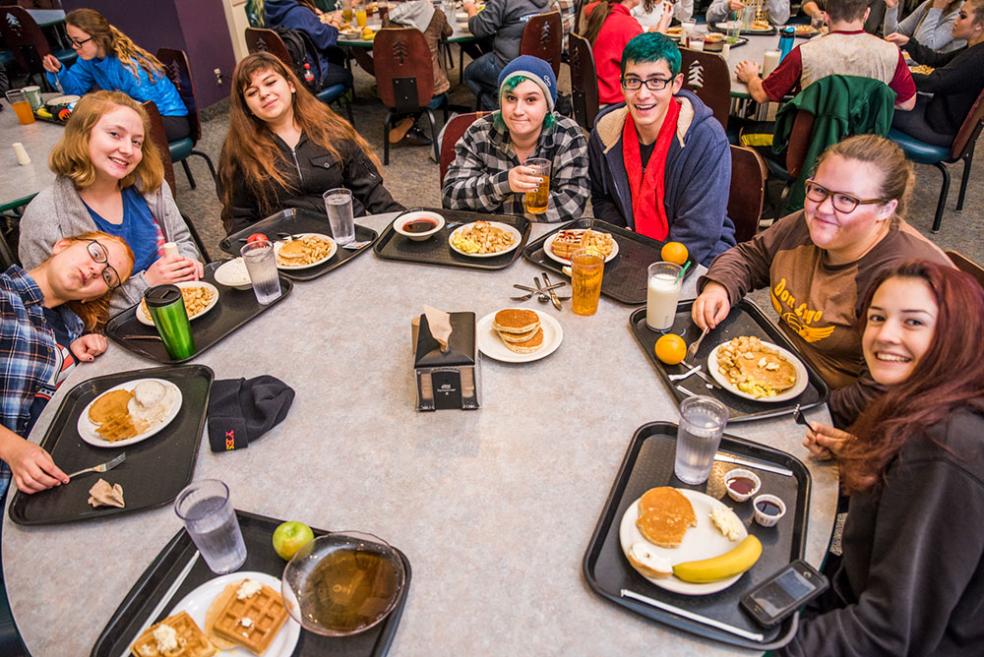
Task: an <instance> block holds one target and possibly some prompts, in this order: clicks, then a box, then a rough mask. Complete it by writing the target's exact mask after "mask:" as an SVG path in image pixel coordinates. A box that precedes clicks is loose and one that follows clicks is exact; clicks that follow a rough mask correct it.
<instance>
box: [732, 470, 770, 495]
mask: <svg viewBox="0 0 984 657" xmlns="http://www.w3.org/2000/svg"><path fill="white" fill-rule="evenodd" d="M724 486H725V488H727V489H728V497H730V498H731V499H733V500H734V501H735V502H747V501H748V500H750V499H751V498H752V496H753V495H755V494H756V493H758V492H759V489H760V488H762V480H761V479H759V477H758V475H757V474H755V473H754V472H752V471H751V470H745V469H743V468H735V469H734V470H731V471H729V472H728V473H727V474H726V475H724Z"/></svg>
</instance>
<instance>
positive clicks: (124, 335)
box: [106, 262, 294, 365]
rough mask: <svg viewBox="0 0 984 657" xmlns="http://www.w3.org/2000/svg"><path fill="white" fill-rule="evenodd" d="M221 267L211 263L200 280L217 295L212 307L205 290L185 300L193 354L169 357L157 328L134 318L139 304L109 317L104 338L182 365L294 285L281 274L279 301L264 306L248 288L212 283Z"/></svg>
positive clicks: (134, 351) (163, 362) (191, 286)
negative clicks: (194, 298)
mask: <svg viewBox="0 0 984 657" xmlns="http://www.w3.org/2000/svg"><path fill="white" fill-rule="evenodd" d="M221 265H222V263H221V262H212V263H209V264H208V265H206V266H205V278H204V279H203V281H204V282H206V283H208V284H210V285H212V286H214V288H215V292H217V293H218V297H217V298H216V299H215V301H214V305H211V306H209V305H208V304H209V303H212V302H211V301H210V299H211V294H213V291H212V290H211V289H210V290H208V296H207V297H201V296H199V297H198V298H197V299H196V300H194V301H193V300H192V299H191V298H189V299H188V302H189V303H191V304H192V307H191V309H190V311H189V317H190V318H191V334H192V337H193V338H194V340H195V353H194V355H192V356H189V357H188V358H183V359H181V360H175V359H173V358H171V356H170V355H169V354H168V353H167V350H166V349H165V348H164V343H163V342H162V341H161V339H160V336H159V335H158V333H157V329H156V328H154V326H153V325H150V326H148V325H146V324H143V323H141V322H140V320H139V319H138V318H137V313H138V312H140V313H143V312H144V311H142V310H141V308H140V306H141V304H137V305H136V306H133V307H132V308H128V309H127V310H124V311H123V312H121V313H118V314H116V315H114V316H113V317H112V318H110V320H109V322H107V323H106V335H107V336H108V337H110V338H112V339H113V341H115V342H116V343H118V344H119V345H120V346H121V347H123V348H124V349H126V350H127V351H129V352H131V353H133V354H136V355H137V356H141V357H143V358H148V359H150V360H153V361H156V362H158V363H162V364H164V365H175V364H178V363H184V362H187V361H189V360H192V359H193V358H197V357H198V356H200V355H201V354H202V353H204V352H205V351H207V350H208V349H210V348H212V347H213V346H215V345H216V344H217V343H219V342H221V341H222V340H223V339H225V338H226V336H228V335H230V334H231V333H234V332H235V331H237V330H239V328H240V327H241V326H243V325H244V324H246V323H248V322H250V321H251V320H253V319H254V318H255V317H256V316H257V315H260V314H262V313H264V312H266V311H267V310H269V309H270V308H273V307H274V306H275V305H277V304H278V303H280V302H281V301H283V300H284V299H285V298H286V297H287V296H288V295H289V294H290V293H291V290H293V289H294V284H293V283H292V282H291V281H289V280H287V279H286V278H284V276H283V275H281V276H280V290H281V292H282V294H281V295H280V298H279V299H277V300H275V301H273V302H272V303H269V304H267V305H263V304H261V303H260V302H258V301H257V300H256V295H255V294H254V293H253V289H252V288H251V287H248V288H246V289H239V288H235V287H229V286H226V285H222V284H221V283H219V282H218V281H217V280H215V270H216V269H218V268H219V266H221ZM179 286H180V287H182V289H184V288H185V287H190V288H194V287H195V283H179ZM182 294H184V292H182ZM205 298H207V299H209V301H208V302H207V303H205V304H204V305H202V301H203V300H204V299H205ZM186 308H187V306H186ZM142 316H143V317H144V319H146V318H147V317H148V316H147V315H146V314H143V315H142Z"/></svg>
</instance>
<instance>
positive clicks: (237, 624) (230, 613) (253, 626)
mask: <svg viewBox="0 0 984 657" xmlns="http://www.w3.org/2000/svg"><path fill="white" fill-rule="evenodd" d="M243 593H244V589H243V588H242V587H240V589H239V591H237V593H236V595H233V596H232V597H231V598H230V599H229V602H228V603H226V605H225V607H223V608H222V610H221V611H220V612H219V614H218V616H217V617H216V619H215V624H214V625H213V626H212V632H214V633H215V634H216V635H217V636H219V637H221V638H223V639H227V640H229V641H234V642H235V643H237V644H239V645H241V646H244V647H245V648H247V649H248V650H249V651H250V652H252V653H253V654H255V655H261V654H263V652H264V651H265V650H266V649H267V648H268V647H269V646H270V643H271V642H272V641H273V638H274V637H275V636H277V632H279V631H280V628H281V627H283V625H284V623H285V622H286V621H287V607H285V606H284V600H283V598H282V597H280V594H279V593H277V592H276V591H275V590H273V589H272V588H270V587H269V586H266V585H262V586H259V587H257V589H256V590H255V591H251V592H249V593H248V594H243Z"/></svg>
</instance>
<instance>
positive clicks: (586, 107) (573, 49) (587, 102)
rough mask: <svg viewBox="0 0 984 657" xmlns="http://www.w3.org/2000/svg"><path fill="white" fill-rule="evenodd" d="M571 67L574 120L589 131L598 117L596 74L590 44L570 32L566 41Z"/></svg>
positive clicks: (578, 35)
mask: <svg viewBox="0 0 984 657" xmlns="http://www.w3.org/2000/svg"><path fill="white" fill-rule="evenodd" d="M567 51H568V53H569V57H570V65H571V94H572V99H571V102H572V104H573V105H574V120H576V121H577V123H578V125H580V126H581V127H582V128H583V129H584V130H586V131H589V132H590V131H591V129H592V128H593V127H594V122H595V118H596V117H597V116H598V74H597V72H596V71H595V63H594V55H593V54H592V52H591V43H590V42H589V41H588V40H587V39H585V38H584V37H583V36H581V35H580V34H575V33H573V32H571V34H570V36H569V37H568V41H567Z"/></svg>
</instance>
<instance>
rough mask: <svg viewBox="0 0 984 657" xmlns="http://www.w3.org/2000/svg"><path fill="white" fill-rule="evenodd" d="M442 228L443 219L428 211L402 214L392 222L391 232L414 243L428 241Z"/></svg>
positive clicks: (412, 211) (413, 211)
mask: <svg viewBox="0 0 984 657" xmlns="http://www.w3.org/2000/svg"><path fill="white" fill-rule="evenodd" d="M442 228H444V217H442V216H441V215H439V214H438V213H436V212H430V211H429V210H411V211H409V212H404V213H403V214H401V215H400V216H398V217H397V218H396V219H395V220H394V221H393V230H395V231H396V232H397V233H399V234H400V235H403V236H404V237H407V238H409V239H411V240H413V241H415V242H422V241H424V240H426V239H430V238H431V237H433V236H434V235H436V234H437V232H438V231H440V230H441V229H442Z"/></svg>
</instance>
